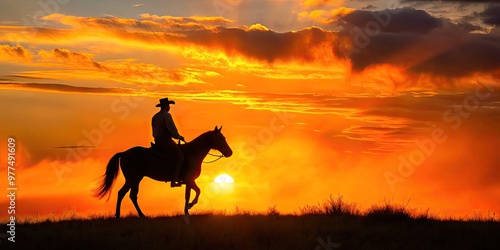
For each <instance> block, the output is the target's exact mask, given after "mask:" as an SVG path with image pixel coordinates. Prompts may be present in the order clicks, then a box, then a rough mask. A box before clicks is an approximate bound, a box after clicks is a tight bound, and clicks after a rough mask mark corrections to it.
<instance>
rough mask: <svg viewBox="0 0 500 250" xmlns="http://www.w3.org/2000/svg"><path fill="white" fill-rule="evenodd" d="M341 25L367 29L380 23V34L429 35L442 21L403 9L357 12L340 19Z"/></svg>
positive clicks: (413, 10)
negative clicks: (368, 26)
mask: <svg viewBox="0 0 500 250" xmlns="http://www.w3.org/2000/svg"><path fill="white" fill-rule="evenodd" d="M340 22H341V24H342V25H343V26H344V27H345V28H347V29H349V28H350V27H346V26H353V27H361V28H366V26H367V25H368V24H369V22H376V23H378V26H377V27H380V28H379V29H380V32H389V33H396V34H397V33H403V32H405V33H407V32H409V33H417V34H427V33H429V32H430V31H432V30H433V29H435V28H438V27H439V26H441V22H442V20H441V19H438V18H435V17H433V16H431V15H429V13H427V12H425V11H423V10H415V9H413V8H402V9H394V10H381V11H366V10H356V11H353V12H351V13H348V14H347V15H344V16H343V17H342V18H340Z"/></svg>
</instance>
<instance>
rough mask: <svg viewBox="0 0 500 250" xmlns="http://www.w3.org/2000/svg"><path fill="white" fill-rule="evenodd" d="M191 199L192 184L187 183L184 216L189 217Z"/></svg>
mask: <svg viewBox="0 0 500 250" xmlns="http://www.w3.org/2000/svg"><path fill="white" fill-rule="evenodd" d="M190 198H191V183H186V194H185V196H184V199H185V203H184V214H185V215H189V209H190V207H189V199H190Z"/></svg>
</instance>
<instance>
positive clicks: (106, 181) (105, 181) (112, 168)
mask: <svg viewBox="0 0 500 250" xmlns="http://www.w3.org/2000/svg"><path fill="white" fill-rule="evenodd" d="M121 156H122V153H116V154H115V155H113V157H111V160H109V163H108V166H107V167H106V173H105V174H104V175H103V176H102V181H101V185H99V186H98V187H97V188H96V190H95V194H94V196H95V197H97V198H98V199H99V200H100V199H102V198H104V196H106V194H108V193H109V196H108V199H107V200H106V201H108V200H109V197H110V196H111V189H112V188H113V182H114V181H115V179H116V177H118V168H119V167H120V157H121Z"/></svg>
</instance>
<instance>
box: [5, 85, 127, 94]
mask: <svg viewBox="0 0 500 250" xmlns="http://www.w3.org/2000/svg"><path fill="white" fill-rule="evenodd" d="M0 89H35V90H44V91H56V92H64V93H92V94H127V93H133V91H132V90H129V89H122V88H97V87H81V86H71V85H66V84H54V83H9V82H0Z"/></svg>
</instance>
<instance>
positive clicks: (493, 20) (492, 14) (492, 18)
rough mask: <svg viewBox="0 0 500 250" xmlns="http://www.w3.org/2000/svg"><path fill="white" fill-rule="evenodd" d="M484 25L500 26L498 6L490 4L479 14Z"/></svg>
mask: <svg viewBox="0 0 500 250" xmlns="http://www.w3.org/2000/svg"><path fill="white" fill-rule="evenodd" d="M480 16H481V17H482V19H483V22H484V23H485V24H490V25H499V24H500V4H498V3H496V4H490V5H488V7H487V8H486V10H484V12H482V13H481V14H480Z"/></svg>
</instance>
